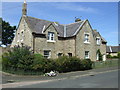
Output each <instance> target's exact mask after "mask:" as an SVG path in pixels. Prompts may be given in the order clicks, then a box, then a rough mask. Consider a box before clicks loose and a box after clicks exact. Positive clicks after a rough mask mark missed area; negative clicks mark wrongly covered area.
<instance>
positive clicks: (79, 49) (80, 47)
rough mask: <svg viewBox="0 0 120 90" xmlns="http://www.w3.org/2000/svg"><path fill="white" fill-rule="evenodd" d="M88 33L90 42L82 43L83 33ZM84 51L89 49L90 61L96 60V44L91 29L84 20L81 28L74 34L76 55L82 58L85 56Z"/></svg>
mask: <svg viewBox="0 0 120 90" xmlns="http://www.w3.org/2000/svg"><path fill="white" fill-rule="evenodd" d="M85 33H89V40H90V43H84V34H85ZM85 51H89V57H90V59H91V60H92V61H95V60H96V46H95V40H94V37H93V33H92V29H91V27H90V25H89V23H88V21H86V23H85V24H84V26H83V27H82V29H81V30H80V31H79V32H78V34H77V35H76V56H77V57H79V58H81V59H84V58H85Z"/></svg>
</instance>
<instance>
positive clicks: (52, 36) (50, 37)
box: [47, 32, 55, 42]
mask: <svg viewBox="0 0 120 90" xmlns="http://www.w3.org/2000/svg"><path fill="white" fill-rule="evenodd" d="M47 41H48V42H55V34H54V32H48V35H47Z"/></svg>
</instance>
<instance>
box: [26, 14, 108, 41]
mask: <svg viewBox="0 0 120 90" xmlns="http://www.w3.org/2000/svg"><path fill="white" fill-rule="evenodd" d="M25 20H26V22H27V23H28V26H29V27H30V29H31V30H32V32H34V33H37V34H43V29H44V30H45V29H46V28H47V27H48V26H49V25H50V24H52V25H53V26H54V27H55V28H56V30H57V32H58V34H59V35H58V36H59V37H72V36H75V35H76V34H77V31H78V29H79V28H80V27H81V26H82V25H83V24H84V22H85V21H86V20H84V21H82V20H81V21H79V22H75V23H71V24H66V25H63V24H58V23H55V22H51V21H47V20H42V19H38V18H34V17H30V16H26V17H25ZM93 35H94V36H95V37H96V36H97V35H100V34H99V32H97V31H94V30H93ZM100 36H101V35H100ZM101 38H102V42H106V40H105V39H104V38H103V37H101Z"/></svg>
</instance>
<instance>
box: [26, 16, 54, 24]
mask: <svg viewBox="0 0 120 90" xmlns="http://www.w3.org/2000/svg"><path fill="white" fill-rule="evenodd" d="M27 17H30V18H33V19H37V20H42V21H47V22H51V23H53V22H52V21H48V20H44V19H39V18H35V17H31V16H27Z"/></svg>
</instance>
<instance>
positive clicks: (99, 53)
mask: <svg viewBox="0 0 120 90" xmlns="http://www.w3.org/2000/svg"><path fill="white" fill-rule="evenodd" d="M97 53H98V55H99V61H103V57H102V56H103V55H102V54H101V52H100V49H98V50H97Z"/></svg>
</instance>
